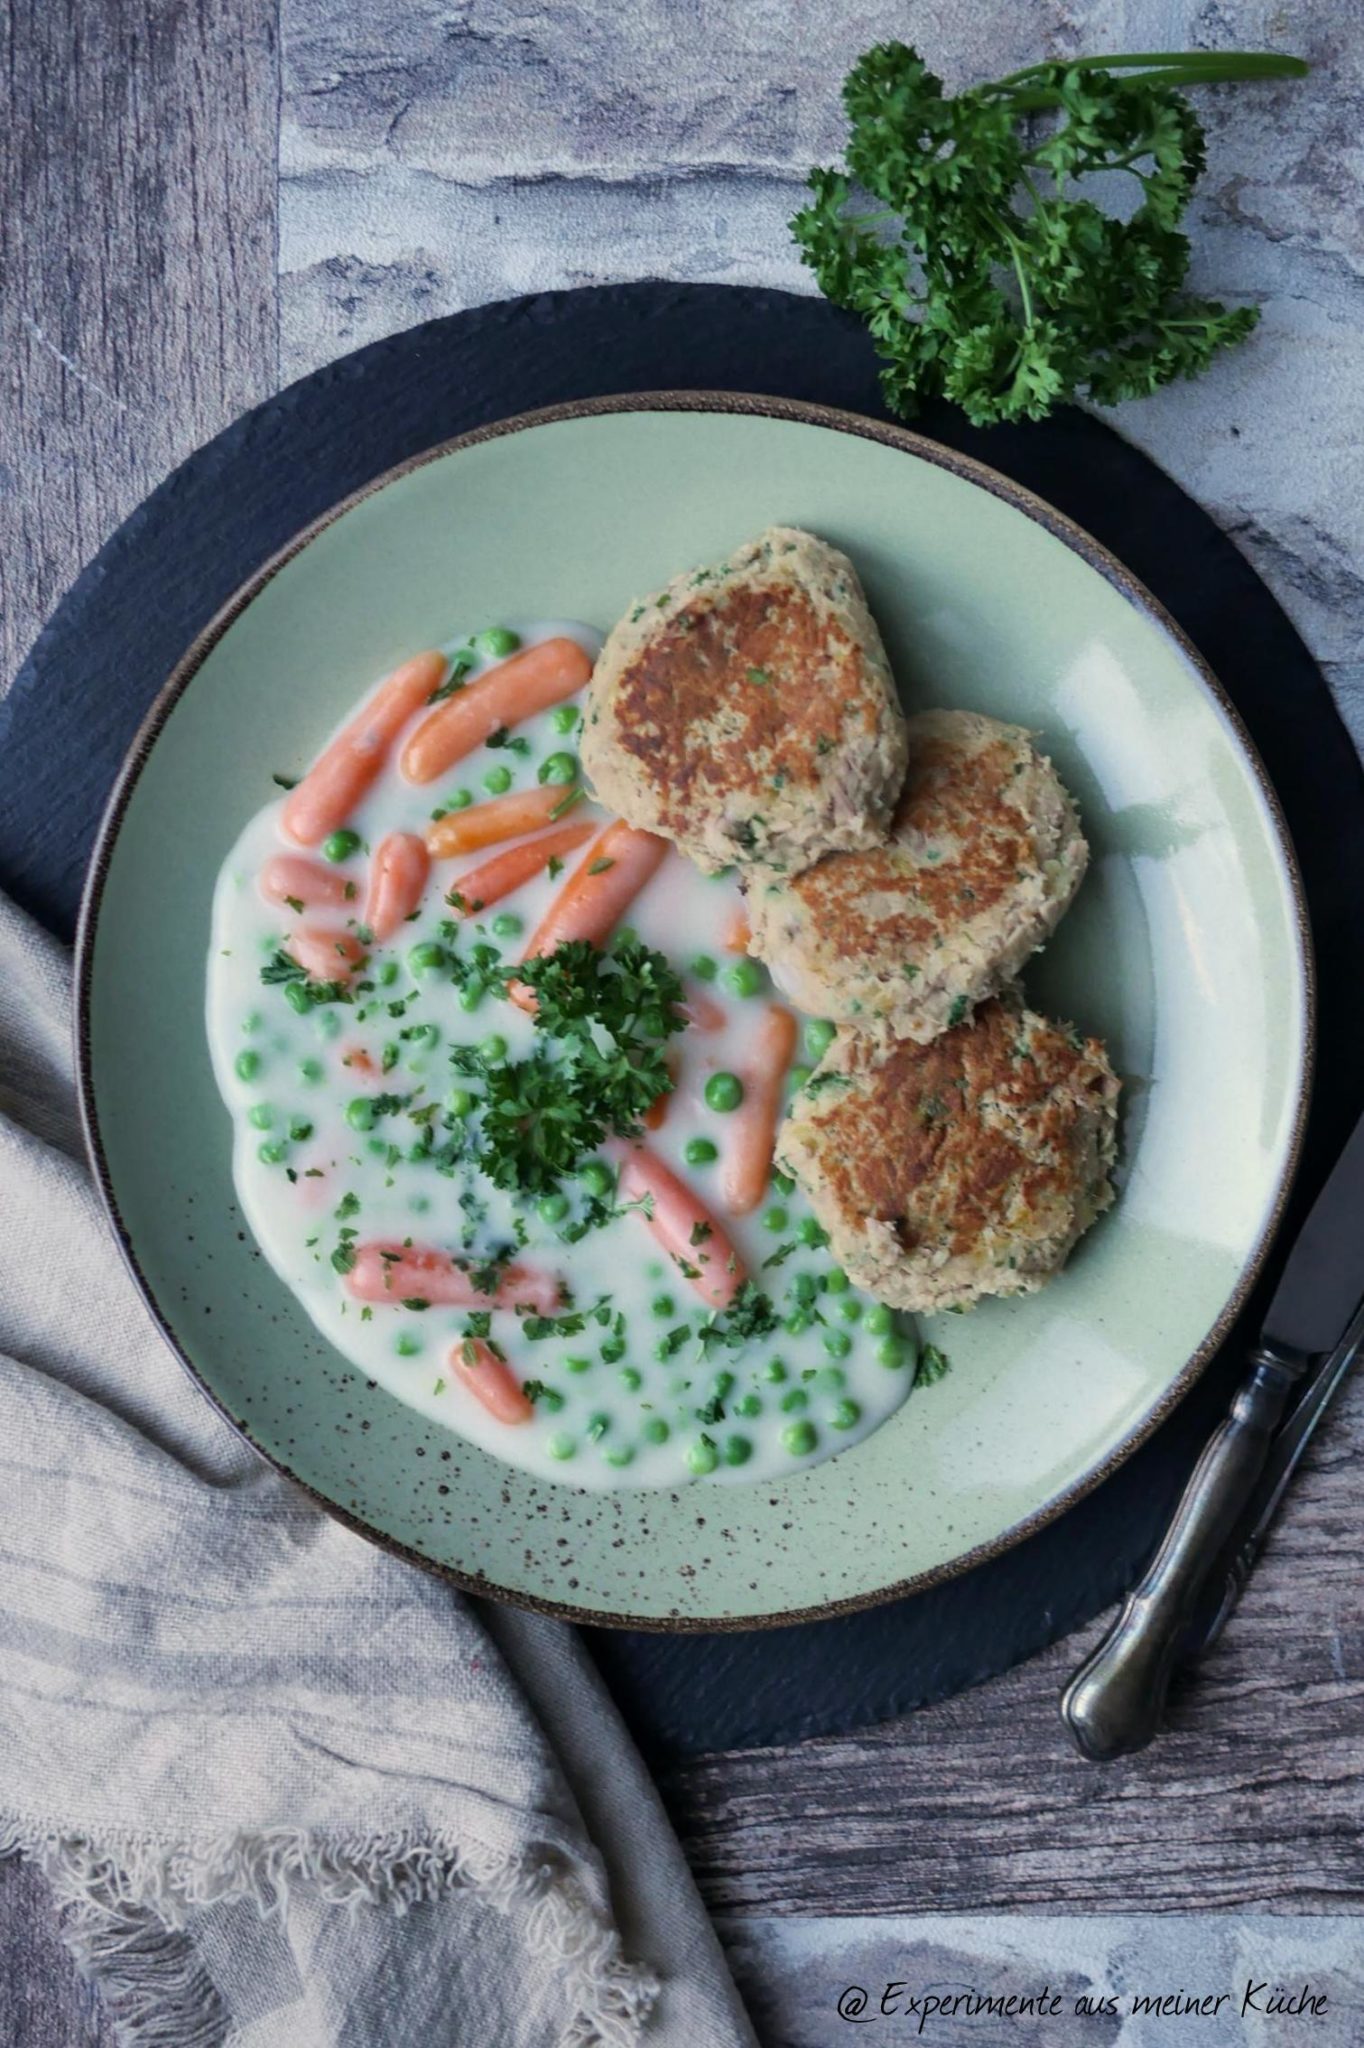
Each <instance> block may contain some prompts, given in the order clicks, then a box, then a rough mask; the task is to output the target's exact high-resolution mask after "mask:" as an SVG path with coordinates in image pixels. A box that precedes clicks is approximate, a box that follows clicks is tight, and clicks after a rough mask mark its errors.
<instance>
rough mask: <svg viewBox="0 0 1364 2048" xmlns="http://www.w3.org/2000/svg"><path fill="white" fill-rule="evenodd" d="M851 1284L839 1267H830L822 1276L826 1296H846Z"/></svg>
mask: <svg viewBox="0 0 1364 2048" xmlns="http://www.w3.org/2000/svg"><path fill="white" fill-rule="evenodd" d="M850 1285H851V1282H850V1281H849V1279H848V1276H847V1274H846V1273H845V1272H844V1271H843V1268H842V1267H841V1266H831V1267H830V1268H829V1270H828V1272H827V1273H826V1274H825V1275H824V1292H825V1293H826V1294H846V1293H847V1291H848V1288H849V1286H850Z"/></svg>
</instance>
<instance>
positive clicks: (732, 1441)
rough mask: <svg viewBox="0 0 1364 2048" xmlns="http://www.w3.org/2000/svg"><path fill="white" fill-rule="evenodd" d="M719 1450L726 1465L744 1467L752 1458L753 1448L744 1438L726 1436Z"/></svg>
mask: <svg viewBox="0 0 1364 2048" xmlns="http://www.w3.org/2000/svg"><path fill="white" fill-rule="evenodd" d="M720 1448H721V1452H722V1454H723V1456H724V1461H725V1463H726V1464H727V1465H746V1464H747V1463H748V1461H749V1459H750V1458H751V1457H752V1456H753V1446H752V1444H751V1443H750V1442H749V1439H748V1438H747V1437H746V1436H727V1437H726V1438H725V1440H724V1443H723V1444H722V1445H721V1447H720Z"/></svg>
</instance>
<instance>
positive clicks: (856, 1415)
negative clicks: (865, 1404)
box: [829, 1401, 862, 1429]
mask: <svg viewBox="0 0 1364 2048" xmlns="http://www.w3.org/2000/svg"><path fill="white" fill-rule="evenodd" d="M861 1420H862V1410H861V1409H860V1408H859V1407H858V1405H857V1403H856V1401H835V1403H834V1405H833V1407H832V1408H831V1409H830V1410H829V1422H830V1425H831V1426H832V1427H833V1428H834V1429H856V1427H857V1425H858V1423H859V1422H860V1421H861Z"/></svg>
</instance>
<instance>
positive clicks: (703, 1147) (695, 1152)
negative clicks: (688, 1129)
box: [682, 1138, 720, 1166]
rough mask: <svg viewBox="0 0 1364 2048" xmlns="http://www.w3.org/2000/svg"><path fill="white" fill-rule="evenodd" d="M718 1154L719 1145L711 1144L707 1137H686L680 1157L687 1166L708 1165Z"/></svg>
mask: <svg viewBox="0 0 1364 2048" xmlns="http://www.w3.org/2000/svg"><path fill="white" fill-rule="evenodd" d="M719 1156H720V1152H719V1147H718V1146H716V1145H713V1144H712V1143H711V1141H710V1139H709V1138H688V1140H687V1142H686V1144H685V1145H684V1146H683V1148H682V1157H683V1158H684V1159H685V1160H686V1162H687V1164H688V1166H709V1165H710V1163H711V1161H712V1160H714V1159H718V1158H719Z"/></svg>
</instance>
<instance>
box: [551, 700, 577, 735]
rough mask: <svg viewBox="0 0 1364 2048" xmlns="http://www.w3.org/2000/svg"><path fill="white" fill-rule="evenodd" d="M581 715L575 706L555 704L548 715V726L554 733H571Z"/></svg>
mask: <svg viewBox="0 0 1364 2048" xmlns="http://www.w3.org/2000/svg"><path fill="white" fill-rule="evenodd" d="M581 716H582V713H581V712H580V711H579V709H578V707H577V705H576V704H556V705H555V707H554V709H553V711H552V712H551V714H550V720H549V722H550V724H551V725H552V726H553V727H554V730H555V732H572V730H573V728H574V726H575V725H576V724H577V723H578V720H579V719H580V718H581Z"/></svg>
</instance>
